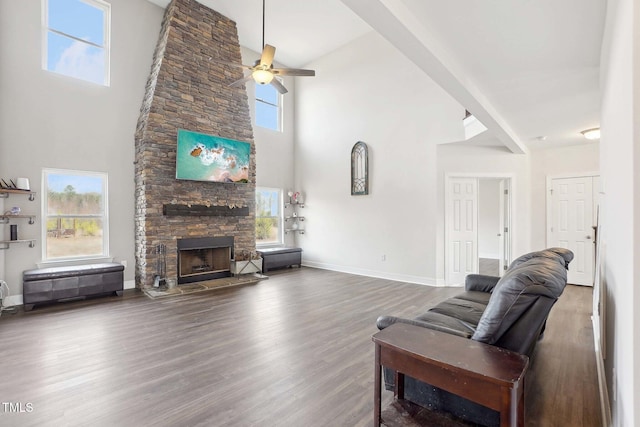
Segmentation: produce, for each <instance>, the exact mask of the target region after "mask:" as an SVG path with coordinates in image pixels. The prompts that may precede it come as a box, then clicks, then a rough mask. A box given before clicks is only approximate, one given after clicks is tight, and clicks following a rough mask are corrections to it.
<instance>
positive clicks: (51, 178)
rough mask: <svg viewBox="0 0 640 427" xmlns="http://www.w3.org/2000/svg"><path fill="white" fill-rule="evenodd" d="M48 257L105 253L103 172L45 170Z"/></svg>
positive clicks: (71, 256) (104, 180)
mask: <svg viewBox="0 0 640 427" xmlns="http://www.w3.org/2000/svg"><path fill="white" fill-rule="evenodd" d="M45 177H46V183H47V196H46V201H45V202H46V208H45V212H46V227H47V229H46V245H45V246H46V254H45V258H46V259H52V258H74V257H87V256H96V255H104V254H105V244H104V243H105V240H104V238H105V235H104V233H105V230H104V228H105V227H104V214H105V207H104V201H105V188H106V185H105V184H106V176H103V175H102V174H77V175H75V174H74V175H71V174H64V173H52V172H49V173H46V175H45Z"/></svg>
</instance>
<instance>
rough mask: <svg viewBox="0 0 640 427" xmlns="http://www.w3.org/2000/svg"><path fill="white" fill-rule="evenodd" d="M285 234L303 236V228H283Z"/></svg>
mask: <svg viewBox="0 0 640 427" xmlns="http://www.w3.org/2000/svg"><path fill="white" fill-rule="evenodd" d="M284 232H285V234H286V233H300V234H304V228H285V229H284Z"/></svg>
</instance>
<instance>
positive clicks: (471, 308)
mask: <svg viewBox="0 0 640 427" xmlns="http://www.w3.org/2000/svg"><path fill="white" fill-rule="evenodd" d="M486 307H487V304H486V303H484V304H482V303H479V302H476V301H469V300H468V299H462V298H457V297H452V298H449V299H447V300H445V301H442V302H441V303H440V304H438V305H436V306H435V307H433V308H431V309H430V310H429V312H430V313H439V314H442V315H445V316H449V317H453V318H455V319H458V320H461V321H463V322H465V323H466V324H469V325H473V329H474V330H475V328H476V326H477V325H478V322H479V321H480V318H481V317H482V313H483V312H484V310H485V308H486ZM417 319H421V320H424V319H422V318H421V317H420V316H418V317H417Z"/></svg>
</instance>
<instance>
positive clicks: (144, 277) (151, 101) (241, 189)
mask: <svg viewBox="0 0 640 427" xmlns="http://www.w3.org/2000/svg"><path fill="white" fill-rule="evenodd" d="M218 61H220V62H218ZM223 62H228V63H229V62H230V63H236V64H239V63H240V62H241V56H240V45H239V42H238V33H237V29H236V24H235V22H233V21H231V20H230V19H228V18H226V17H224V16H222V15H220V14H219V13H217V12H215V11H213V10H211V9H209V8H207V7H206V6H204V5H202V4H200V3H198V2H197V1H196V0H173V1H172V2H171V3H170V4H169V6H167V9H166V11H165V16H164V19H163V22H162V28H161V30H160V36H159V39H158V44H157V46H156V50H155V53H154V59H153V65H152V67H151V74H150V76H149V79H148V82H147V87H146V94H145V97H144V100H143V104H142V107H141V110H140V117H139V119H138V126H137V129H136V135H135V148H136V153H135V186H136V191H135V197H136V201H135V203H136V212H135V240H136V286H138V287H148V286H151V285H152V284H153V281H154V277H155V275H156V266H157V261H158V256H157V255H156V253H155V252H156V247H157V246H158V245H161V244H164V245H166V277H168V278H175V277H176V274H177V247H176V241H177V239H181V238H188V237H222V236H232V237H234V241H235V251H236V253H238V252H239V251H240V252H248V251H254V250H255V176H256V174H255V145H254V142H253V130H252V127H251V118H250V114H249V104H248V100H247V95H246V91H245V90H244V89H243V88H233V87H229V83H231V82H233V81H235V80H237V79H240V78H242V69H241V68H235V67H229V66H225V65H224V64H223ZM178 129H186V130H190V131H194V132H200V133H205V134H210V135H216V136H221V137H223V138H230V139H234V140H238V141H243V142H248V143H250V144H251V165H250V170H249V183H248V184H246V183H245V184H231V183H218V182H199V181H184V180H176V143H177V131H178ZM166 205H178V206H180V207H183V208H184V207H186V208H189V207H190V206H200V207H202V206H211V207H220V208H219V209H218V208H216V209H218V210H224V208H229V209H231V210H233V209H234V208H245V209H241V210H237V211H236V212H240V211H242V212H243V214H242V215H220V216H217V215H213V216H194V215H185V216H180V215H177V216H166V215H164V214H163V207H164V206H166ZM246 208H248V209H246ZM116 209H117V207H116Z"/></svg>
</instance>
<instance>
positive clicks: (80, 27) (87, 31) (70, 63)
mask: <svg viewBox="0 0 640 427" xmlns="http://www.w3.org/2000/svg"><path fill="white" fill-rule="evenodd" d="M42 5H43V13H42V20H43V46H44V49H43V64H42V66H43V68H44V69H45V70H48V71H53V72H55V73H59V74H64V75H66V76H70V77H75V78H78V79H82V80H86V81H89V82H93V83H97V84H101V85H104V86H108V85H109V23H110V11H111V6H110V5H109V3H105V2H104V1H102V0H42Z"/></svg>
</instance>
